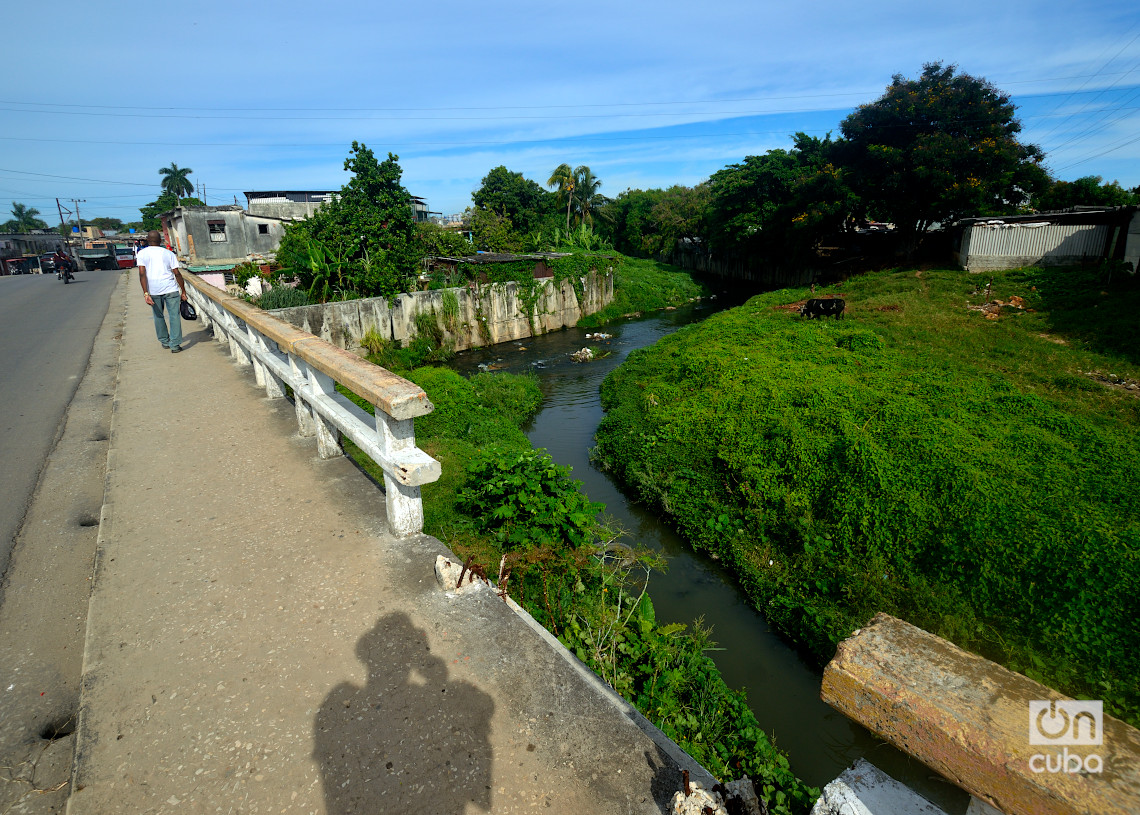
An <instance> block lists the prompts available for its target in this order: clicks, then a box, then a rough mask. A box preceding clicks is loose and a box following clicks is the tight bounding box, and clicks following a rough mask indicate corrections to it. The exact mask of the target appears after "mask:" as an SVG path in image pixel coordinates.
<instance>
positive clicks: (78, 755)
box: [64, 275, 130, 812]
mask: <svg viewBox="0 0 1140 815" xmlns="http://www.w3.org/2000/svg"><path fill="white" fill-rule="evenodd" d="M129 291H130V280H129V279H128V276H127V275H124V276H123V278H122V280H120V282H119V284H118V286H117V288H116V291H115V292H113V293H112V295H111V298H112V303H113V304H114V305H113V308H115V309H116V310H115V319H114V322H111V309H108V312H107V317H106V318H105V319H104V321H103V325H102V326H101V327H100V329H99V333H98V335H96V338H95V342H96V344H98V343H99V342H100V341H101V340H103V341H111V342H114V343H116V344H117V346H118V347H117V348H116V350H115V354H114V358H115V362H114V372H113V373H112V377H111V379H112V394H111V420H110V430H109V432H108V433H107V462H106V465H105V467H104V470H103V505H102V507H101V508H100V511H99V534H98V537H97V538H96V543H95V560H94V563H93V564H92V569H91V594H90V596H89V597H88V601H87V620H86V625H85V629H84V636H83V662H82V668H81V671H80V675H79V708H78V711H77V713H76V726H75V753H74V755H73V757H72V761H71V778H70V784H69V790H68V793H69V794H68V797H67V804H66V806H65V808H64V812H70V811H71V801H72V793H74V792H75V790H76V789H78V788H79V787H78V786H77V785H78V784H79V776H80V772H81V769H80V768H81V765H82V763H83V760H84V757H85V756H86V751H87V747H88V744H89V742H88V738H89V737H88V734H87V728H86V719H87V714H88V703H87V701H86V695H87V691H88V689H89V688H88V677H89V676H90V669H91V666H92V662H93V658H92V654H91V607H92V604H91V596H94V594H95V591H96V588H97V586H98V584H99V574H100V573H101V572H102V569H103V558H104V556H105V554H106V545H107V541H108V540H109V539H110V538H111V537H112V530H113V528H114V512H113V508H112V505H111V503H110V501H109V500H108V487H109V484H108V479H109V477H110V473H111V472H112V467H113V466H114V460H115V441H116V434H117V432H118V427H117V424H118V422H117V417H118V414H119V410H118V390H119V372H120V369H121V367H122V353H123V332H124V331H125V330H126V323H127V320H126V316H127V296H128V294H129ZM115 298H118V299H117V300H116V299H115ZM109 323H110V328H109ZM81 386H82V384H81Z"/></svg>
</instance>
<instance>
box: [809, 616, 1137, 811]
mask: <svg viewBox="0 0 1140 815" xmlns="http://www.w3.org/2000/svg"><path fill="white" fill-rule="evenodd" d="M821 695H822V697H823V700H824V701H825V702H827V703H828V704H829V705H831V706H832V707H834V708H836V709H837V710H839V711H841V712H842V713H844V714H845V715H847V716H848V717H849V718H851V719H853V720H855V721H857V722H859V723H860V724H862V725H863V726H864V727H867V728H868V729H870V730H871V731H873V732H874V733H876V734H878V735H879V736H881V737H882V738H883V739H885V740H886V741H888V742H890V743H891V744H893V745H895V746H896V747H898V748H899V749H901V750H905V751H906V752H907V753H909V754H911V755H912V756H914V757H915V758H917V759H919V760H920V761H922V762H923V763H925V764H926V765H927V766H929V767H931V768H932V769H934V770H935V771H937V772H939V773H941V774H942V775H944V776H945V777H946V778H949V779H950V780H951V781H953V782H954V783H956V784H958V785H959V786H960V787H962V788H963V789H965V790H966V791H967V792H969V793H970V794H972V795H974V796H975V797H977V798H979V799H981V800H983V801H986V802H988V803H990V804H992V805H993V806H994V807H996V808H997V809H998V810H1000V811H1001V812H1004V813H1006V815H1054V814H1055V815H1076V813H1084V814H1087V815H1092V813H1095V814H1096V815H1135V813H1137V812H1140V731H1137V730H1136V729H1135V728H1132V727H1129V726H1128V725H1126V724H1124V723H1123V722H1121V721H1118V720H1116V719H1113V718H1111V717H1109V716H1104V717H1103V722H1095V725H1096V726H1095V727H1090V726H1089V725H1092V724H1094V720H1095V718H1096V717H1095V716H1091V715H1084V714H1082V717H1081V718H1082V720H1083V721H1081V720H1077V719H1076V717H1075V715H1074V716H1071V715H1070V713H1073V712H1074V711H1072V709H1071V707H1070V706H1067V705H1065V704H1055V705H1054V707H1053V708H1052V709H1049V707H1048V705H1047V704H1046V706H1045V710H1044V712H1042V711H1040V710H1035V711H1034V713H1036V714H1038V717H1040V716H1044V717H1045V718H1043V719H1041V720H1040V721H1039V722H1038V721H1036V720H1034V717H1033V716H1031V712H1030V702H1041V701H1043V702H1046V703H1048V702H1054V703H1064V702H1071V700H1068V699H1067V697H1064V696H1062V695H1060V694H1059V693H1057V692H1056V691H1054V690H1052V689H1050V688H1048V687H1046V686H1044V685H1042V684H1040V683H1038V682H1034V681H1033V680H1031V679H1028V678H1026V677H1024V676H1022V675H1021V674H1017V673H1014V672H1013V671H1009V670H1007V669H1005V668H1003V667H1001V666H1000V665H997V664H995V663H993V662H990V661H989V660H986V659H983V658H982V657H979V656H976V655H974V654H970V653H968V652H966V651H963V650H962V649H961V648H958V647H957V646H955V645H953V644H952V643H949V642H947V641H946V640H943V639H940V638H939V637H936V636H934V635H933V634H929V633H927V632H926V631H923V630H922V629H920V628H916V627H914V626H913V625H910V624H909V623H906V622H903V621H902V620H899V619H896V618H894V617H891V616H889V615H887V614H878V615H876V616H875V618H874V619H873V620H871V623H870V624H869V625H868V626H867V627H866V628H864V629H862V630H860V631H856V632H855V634H854V635H853V636H851V637H850V638H848V639H847V640H844V641H843V642H842V643H840V645H839V650H838V652H837V653H836V655H835V658H834V659H833V660H832V661H831V662H830V663H829V664H828V666H827V668H826V669H825V670H824V674H823V689H822V694H821ZM1066 710H1068V711H1069V712H1066ZM1078 721H1081V727H1080V728H1079V729H1078V730H1077V731H1076V734H1077V735H1078V736H1079V738H1078V739H1077V740H1078V741H1083V742H1090V741H1095V742H1098V743H1092V744H1090V743H1068V744H1066V743H1064V742H1065V741H1066V739H1067V737H1071V736H1072V735H1073V733H1074V731H1073V728H1074V727H1077V724H1078ZM1031 727H1034V728H1035V730H1034V731H1033V732H1034V733H1035V734H1036V736H1035V740H1036V741H1041V740H1042V739H1044V740H1045V741H1046V742H1048V743H1044V744H1031V743H1030V734H1031V730H1030V728H1031ZM1045 734H1061V735H1060V736H1059V737H1057V738H1053V739H1050V735H1045ZM1068 740H1069V741H1071V738H1069V739H1068Z"/></svg>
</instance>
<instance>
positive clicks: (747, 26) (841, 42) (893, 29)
mask: <svg viewBox="0 0 1140 815" xmlns="http://www.w3.org/2000/svg"><path fill="white" fill-rule="evenodd" d="M615 5H618V4H612V3H599V2H590V1H589V0H587V2H584V3H579V4H577V5H575V6H573V7H566V6H558V7H554V6H551V7H537V6H536V4H534V3H521V2H499V3H487V4H469V3H467V4H459V3H452V2H442V3H433V4H430V5H423V4H403V5H401V6H399V7H395V6H392V7H389V6H388V5H387V4H363V3H346V2H332V3H326V4H324V5H321V6H314V5H312V4H307V3H306V4H302V3H297V2H292V0H286V2H279V3H277V4H274V5H271V6H261V5H257V6H254V5H247V4H225V5H223V4H221V3H217V2H205V3H201V4H195V5H193V6H190V7H186V6H181V7H170V8H156V7H154V6H153V5H149V4H143V3H129V2H128V3H126V4H121V3H120V4H115V5H114V6H111V5H110V4H98V3H97V4H91V3H78V2H73V0H63V2H61V3H58V4H57V7H58V10H59V12H60V13H59V16H58V17H57V16H56V15H54V14H53V25H52V32H51V35H50V37H48V38H47V39H42V38H39V37H17V38H9V41H8V42H7V43H6V49H7V54H6V55H7V59H6V64H7V66H8V77H9V79H10V80H11V81H10V82H8V83H6V84H5V87H6V90H5V91H3V92H0V97H2V98H0V201H4V200H5V199H7V200H10V201H12V202H20V203H23V204H26V205H28V206H31V207H35V208H37V209H39V210H40V213H41V216H40V217H41V218H43V219H44V220H47V221H48V222H49V223H50V222H54V221H55V220H56V219H57V217H58V216H57V215H56V210H55V199H56V198H57V197H58V198H60V199H61V200H63V201H65V203H66V201H67V200H68V199H73V198H79V199H85V201H84V203H82V204H81V206H82V210H81V214H82V215H83V217H84V218H85V219H86V218H90V217H96V216H109V217H116V218H120V219H122V220H124V221H132V220H138V219H139V213H138V209H139V207H140V206H142V205H144V204H146V203H148V202H150V201H153V200H154V199H155V198H156V197H157V196H158V194H159V181H160V176H159V174H158V170H159V168H160V167H166V166H169V165H170V164H171V162H174V163H177V164H178V166H180V167H190V168H192V169H193V171H194V172H193V174H192V175H191V176H190V180H191V181H192V182H195V183H196V184H198V185H204V186H205V196H206V201H207V203H209V204H232V203H234V201H235V199H236V201H237V202H238V203H240V204H243V205H244V203H245V199H244V197H243V195H242V193H243V192H245V191H247V190H284V189H291V190H306V189H314V190H319V189H338V188H339V187H340V186H341V185H343V184H344V183H345V182H346V180H347V173H345V172H344V170H343V166H344V159H345V158H346V156H347V155H348V153H349V147H350V144H351V142H352V141H353V140H354V139H355V140H357V141H362V142H364V143H365V144H367V145H368V146H369V147H370V148H372V149H373V150H374V151H375V152H376V154H377V156H378V157H380V158H383V157H384V156H385V155H386V153H387V152H389V151H390V152H393V153H396V154H398V155H399V157H400V165H401V167H402V168H403V170H404V177H403V182H404V186H405V187H407V188H408V190H409V191H410V192H411V193H412V194H413V195H418V196H421V197H423V198H426V199H427V203H428V206H429V207H430V208H431V209H432V210H435V211H438V212H444V213H454V212H461V211H462V210H463V209H464V208H466V207H468V206H470V204H471V192H472V191H473V190H475V189H477V188H478V187H479V185H480V181H481V179H482V178H483V176H485V175H486V174H487V172H488V171H490V170H491V169H492V168H493V167H496V166H498V165H500V164H502V165H505V166H507V167H508V168H509V169H511V170H513V171H516V172H522V173H523V174H524V175H526V176H527V177H528V178H531V179H534V180H535V181H538V182H539V183H543V182H545V181H546V179H547V178H549V176H550V173H551V171H552V170H553V169H554V168H555V167H556V166H557V165H559V164H562V163H567V164H570V165H572V166H577V165H579V164H586V165H589V166H590V167H591V169H592V170H593V171H594V173H595V175H597V176H598V177H600V178H601V179H602V182H603V187H602V189H601V192H602V193H604V194H606V195H610V196H616V195H617V194H619V193H620V192H621V191H622V190H625V189H627V188H640V189H648V188H653V187H668V186H672V185H674V184H684V185H693V184H696V183H699V182H701V181H703V180H705V179H707V178H708V177H709V176H710V175H712V174H713V173H714V172H716V171H717V170H719V169H721V168H723V167H725V166H727V165H729V164H733V163H737V162H739V161H742V160H743V159H744V157H745V156H747V155H758V154H762V153H764V152H765V151H767V150H770V149H773V148H789V147H790V146H791V136H792V135H793V134H794V133H796V132H797V131H803V132H806V133H809V134H812V135H819V136H823V135H824V134H826V133H828V132H830V133H832V134H833V135H835V136H838V135H839V123H840V122H841V121H842V120H843V118H844V117H845V116H847V115H848V114H849V113H850V112H851V111H852V110H854V109H855V108H856V107H857V106H858V105H861V104H867V103H870V102H873V101H874V100H875V99H877V98H878V97H879V96H881V95H882V93H883V91H884V90H885V88H886V86H887V85H888V84H889V83H890V81H891V77H892V75H894V74H902V75H903V76H904V77H908V78H914V77H917V76H918V75H919V74H920V73H921V71H922V66H923V63H926V62H931V61H942V62H944V63H949V64H955V65H957V66H958V69H959V71H961V72H964V73H968V74H971V75H973V76H979V77H984V78H985V79H988V80H989V81H991V82H992V83H994V84H995V85H996V86H997V87H998V88H999V89H1001V90H1002V91H1004V92H1007V93H1009V94H1010V95H1011V96H1012V97H1013V101H1014V103H1015V104H1016V105H1017V106H1018V117H1019V119H1020V121H1021V123H1022V125H1023V130H1022V133H1021V139H1022V141H1024V142H1027V143H1032V144H1036V145H1038V146H1040V147H1041V148H1042V149H1043V150H1044V151H1045V153H1046V163H1047V166H1048V168H1049V170H1050V172H1052V173H1053V175H1054V176H1055V177H1057V178H1059V179H1064V180H1073V179H1075V178H1079V177H1081V176H1087V175H1099V176H1102V177H1103V178H1104V180H1105V181H1112V180H1118V181H1119V182H1120V183H1121V185H1122V186H1124V187H1126V188H1134V187H1136V186H1138V185H1140V4H1138V3H1136V2H1134V0H1128V1H1127V2H1096V1H1095V0H1094V2H1090V3H1086V4H1073V3H1061V2H1037V3H1032V4H1030V3H1018V2H1004V3H996V4H995V3H993V2H987V3H981V2H973V1H972V0H967V2H965V3H959V4H957V5H955V6H952V7H937V8H935V7H931V8H926V7H924V6H925V4H916V3H900V2H888V3H883V4H878V5H872V6H867V5H865V4H852V3H843V2H833V1H832V0H826V1H825V2H812V3H805V4H796V5H794V6H793V5H792V4H774V3H755V2H751V3H745V2H735V1H734V0H726V1H725V2H719V3H716V4H713V5H712V6H711V7H700V8H698V4H693V3H691V2H670V1H669V0H664V1H663V2H655V3H652V4H650V3H643V2H627V3H623V4H620V7H618V8H615V7H614V6H615ZM920 6H922V7H920ZM6 15H7V17H8V18H9V19H10V20H11V27H10V30H12V31H30V30H36V29H37V27H38V26H40V24H41V23H42V19H41V16H40V13H39V12H38V11H35V10H34V9H32V8H31V7H30V6H27V5H26V4H25V6H23V7H19V8H15V9H12V10H8V11H7V12H6ZM148 43H149V44H150V45H148ZM45 44H50V53H49V51H46V50H45ZM12 66H16V67H15V68H13V67H12ZM3 209H4V210H5V212H6V210H7V209H8V207H4V208H3ZM4 217H7V216H6V215H5V216H4Z"/></svg>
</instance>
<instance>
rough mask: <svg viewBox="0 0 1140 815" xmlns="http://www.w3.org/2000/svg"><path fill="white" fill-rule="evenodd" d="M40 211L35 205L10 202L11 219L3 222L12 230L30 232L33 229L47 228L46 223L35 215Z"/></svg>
mask: <svg viewBox="0 0 1140 815" xmlns="http://www.w3.org/2000/svg"><path fill="white" fill-rule="evenodd" d="M39 214H40V211H39V210H38V209H36V208H35V207H28V206H25V205H23V204H17V203H16V202H15V201H13V202H12V220H10V221H8V223H7V224H5V226H6V227H11V231H12V232H31V231H32V230H33V229H47V224H46V223H44V222H43V221H41V220H40V219H39V218H37V217H36V216H37V215H39Z"/></svg>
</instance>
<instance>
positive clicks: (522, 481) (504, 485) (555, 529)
mask: <svg viewBox="0 0 1140 815" xmlns="http://www.w3.org/2000/svg"><path fill="white" fill-rule="evenodd" d="M467 473H468V477H467V484H468V486H467V487H466V488H464V490H463V491H462V492H460V494H459V502H458V506H459V509H460V510H461V511H463V512H465V513H466V514H467V515H469V516H471V517H472V518H474V519H475V525H476V529H478V530H479V531H481V532H491V533H492V534H494V536H495V537H496V539H497V540H498V541H499V542H500V543H501V544H502V545H503V548H504V549H508V550H509V549H515V548H522V549H532V548H535V547H538V546H551V547H577V546H586V545H588V544H592V543H594V542H595V541H596V540H597V538H598V536H599V534H600V532H601V527H600V524H599V523H598V520H597V515H598V513H599V512H600V511H601V510H602V507H603V505H602V504H599V503H594V502H591V501H590V500H589V499H588V498H586V496H585V495H583V494H582V492H581V489H580V488H581V486H582V485H581V482H579V481H572V480H571V479H570V468H569V467H564V466H561V465H558V464H555V463H554V462H553V461H552V460H551V458H550V454H549V453H547V452H546V451H545V450H527V451H525V452H522V453H517V452H513V451H504V450H501V449H498V448H492V449H490V450H486V451H483V452H481V453H480V454H479V455H478V456H477V457H476V458H475V460H474V461H472V462H471V464H469V465H468V467H467Z"/></svg>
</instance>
